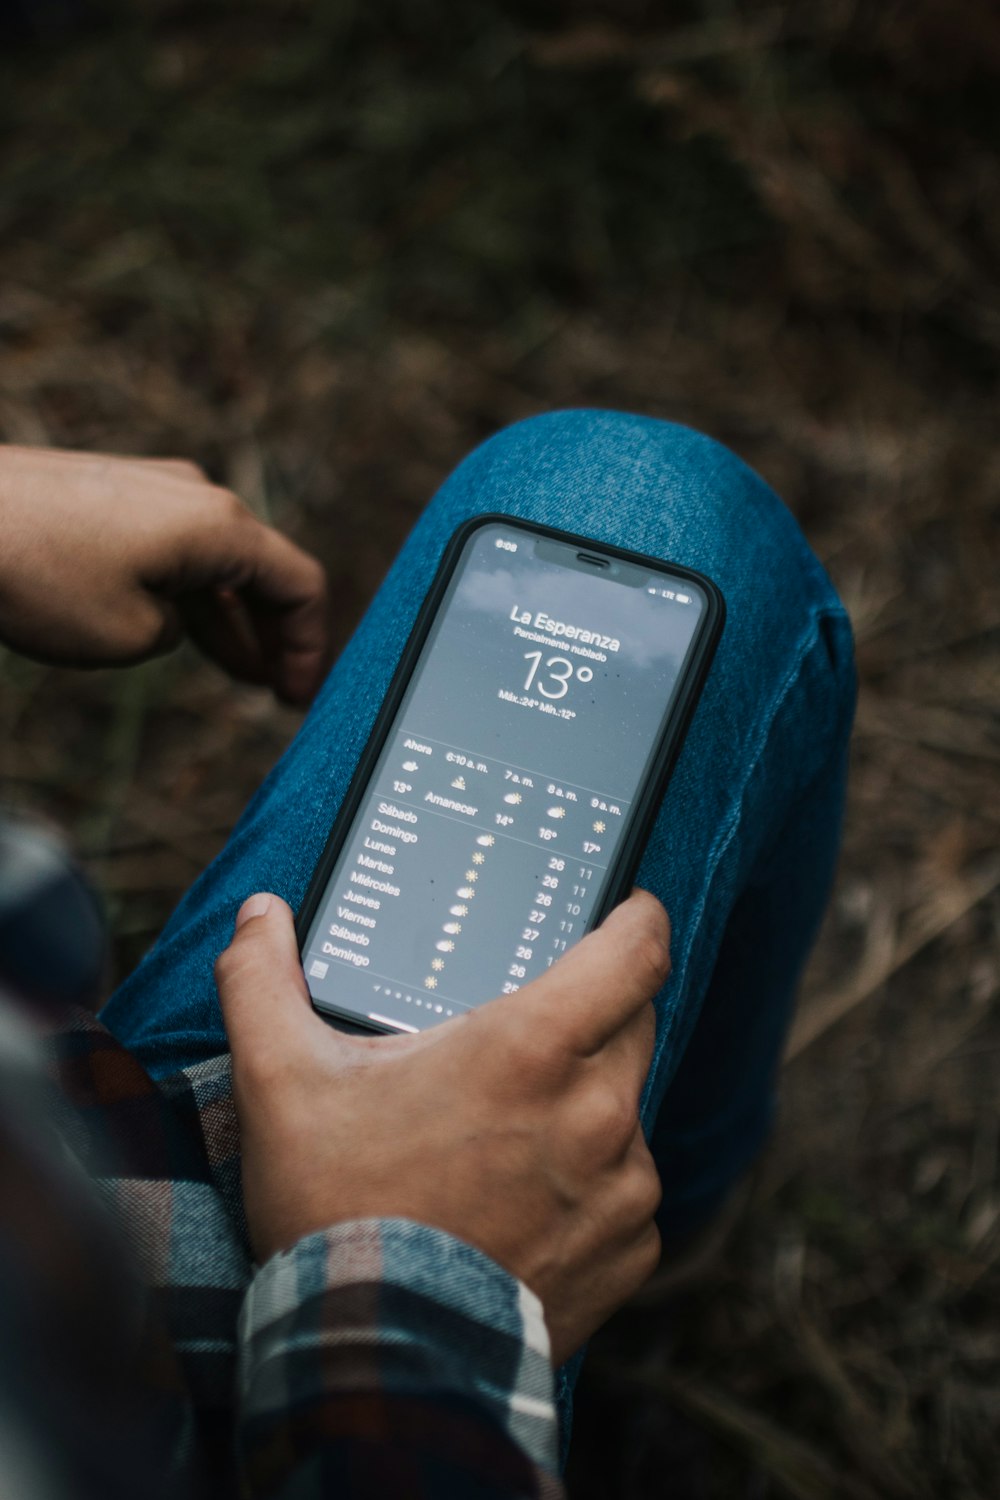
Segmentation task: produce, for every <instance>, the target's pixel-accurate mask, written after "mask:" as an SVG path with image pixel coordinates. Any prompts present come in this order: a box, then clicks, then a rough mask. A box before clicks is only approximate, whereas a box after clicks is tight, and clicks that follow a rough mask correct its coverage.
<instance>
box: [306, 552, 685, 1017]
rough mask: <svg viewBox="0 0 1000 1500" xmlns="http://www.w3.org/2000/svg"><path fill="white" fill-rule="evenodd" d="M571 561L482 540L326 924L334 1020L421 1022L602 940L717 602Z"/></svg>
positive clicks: (422, 672)
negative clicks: (641, 789)
mask: <svg viewBox="0 0 1000 1500" xmlns="http://www.w3.org/2000/svg"><path fill="white" fill-rule="evenodd" d="M536 546H537V551H536ZM564 555H565V556H566V557H572V556H573V555H574V554H573V551H572V549H571V548H570V547H569V546H566V547H565V552H564ZM558 556H559V548H554V547H553V544H552V543H551V542H550V541H545V542H544V543H542V544H541V545H538V544H536V540H535V538H534V537H533V536H532V535H530V534H529V533H525V532H520V531H517V530H516V529H514V528H511V527H505V526H503V525H502V524H491V525H488V526H485V527H483V528H482V530H480V531H477V532H476V533H475V534H474V536H473V537H472V538H471V539H470V541H469V543H468V544H467V546H466V549H465V553H464V555H463V558H462V559H461V561H460V563H459V566H458V568H457V569H456V572H455V574H454V576H453V578H452V582H451V585H450V588H449V592H448V595H447V596H446V598H445V600H444V603H443V604H442V606H441V609H440V611H439V613H438V617H437V621H436V624H435V626H434V628H433V629H432V631H431V633H430V635H429V637H428V639H427V642H426V643H425V645H424V648H423V651H422V654H421V657H420V660H419V662H418V664H417V668H416V670H415V671H414V673H413V676H412V678H411V680H410V683H409V686H408V688H407V692H406V695H405V698H404V700H403V703H402V706H401V708H400V711H399V714H398V716H397V719H396V724H395V726H394V729H393V731H392V732H391V733H390V735H389V736H388V738H387V741H386V744H385V746H384V748H383V751H382V754H381V756H380V757H379V761H378V764H377V766H376V768H375V772H374V775H373V776H372V779H371V781H370V783H369V786H368V791H367V794H366V796H365V799H364V801H363V803H362V805H361V808H360V811H359V813H358V815H357V817H356V818H355V822H354V825H353V827H352V829H351V832H350V835H349V836H348V838H347V839H346V840H345V842H344V845H343V847H342V850H341V853H340V856H339V858H338V861H337V864H336V867H335V869H334V871H333V874H332V876H331V879H330V882H329V885H328V887H327V891H326V894H325V896H324V899H323V901H322V902H321V904H320V907H319V909H318V912H317V916H316V918H315V920H314V922H313V924H312V928H311V930H310V933H309V937H308V940H307V943H306V947H305V951H304V955H303V963H304V965H305V971H306V975H307V977H308V982H309V989H310V993H311V994H312V996H313V999H314V1001H315V1002H316V1004H317V1005H318V1006H319V1007H320V1008H321V1009H327V1010H330V1011H333V1012H336V1013H339V1014H342V1015H346V1016H347V1017H355V1018H357V1019H359V1020H363V1021H364V1020H368V1021H371V1022H373V1023H374V1024H375V1025H376V1026H378V1027H381V1028H391V1029H393V1030H400V1031H409V1030H423V1029H425V1028H426V1027H428V1026H432V1025H436V1024H438V1023H440V1022H442V1021H445V1020H447V1019H448V1018H449V1017H450V1016H453V1015H458V1014H460V1013H461V1012H462V1011H465V1010H468V1009H470V1008H472V1007H474V1006H477V1005H481V1004H483V1003H484V1002H485V1001H487V1000H491V999H493V998H494V997H495V996H497V995H500V994H505V993H510V992H511V991H513V990H516V989H519V988H520V987H521V985H523V984H527V983H528V982H529V981H530V980H531V979H534V978H536V977H537V976H538V975H540V974H542V973H544V972H545V970H546V969H547V968H548V967H549V966H550V965H551V964H552V963H554V962H555V961H556V960H557V959H558V958H559V957H560V956H561V954H562V953H564V952H565V951H566V949H567V948H568V947H569V946H571V944H572V943H574V942H576V941H578V939H579V938H580V937H582V936H583V934H584V933H585V932H586V930H587V927H588V923H589V920H590V917H591V914H592V913H593V911H594V909H595V907H596V906H597V904H598V902H599V900H600V897H601V893H602V890H603V887H604V884H605V881H606V879H607V872H608V870H609V868H610V867H611V866H612V864H613V862H614V858H615V854H616V851H617V848H618V845H619V842H620V840H621V838H622V834H623V830H624V829H625V827H626V826H627V822H628V817H629V812H630V809H631V806H632V800H633V798H634V796H635V791H636V788H637V787H638V786H639V785H640V782H641V778H642V774H643V771H644V769H645V767H646V765H647V762H648V760H649V757H650V755H651V753H652V751H653V748H654V746H655V743H656V740H657V738H658V734H659V731H660V729H661V727H662V725H663V722H664V718H665V715H666V712H667V709H668V707H669V704H670V700H671V697H672V694H673V690H674V688H675V686H676V683H677V679H678V676H679V673H680V668H681V666H682V664H683V661H684V657H685V655H686V653H687V651H688V650H689V648H690V646H691V643H692V640H693V638H694V636H695V633H696V629H697V625H698V620H699V617H700V615H701V613H702V610H703V607H704V605H703V599H702V597H701V594H700V592H699V591H697V589H696V588H695V587H694V586H693V585H689V584H687V583H684V584H683V585H682V584H680V583H679V582H676V581H675V583H674V586H673V587H668V585H669V584H670V582H671V580H670V579H669V578H668V577H666V576H665V575H664V574H662V573H646V572H643V571H642V570H641V569H636V568H631V567H629V568H628V569H627V570H622V573H623V576H625V577H627V581H619V580H616V579H615V578H611V577H607V576H602V575H600V574H596V575H595V573H593V572H589V573H588V572H585V571H582V570H581V569H580V568H579V567H573V566H567V565H566V564H564V563H560V562H559V561H558V560H557V558H558Z"/></svg>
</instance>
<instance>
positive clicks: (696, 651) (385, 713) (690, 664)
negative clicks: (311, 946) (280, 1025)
mask: <svg viewBox="0 0 1000 1500" xmlns="http://www.w3.org/2000/svg"><path fill="white" fill-rule="evenodd" d="M496 523H500V524H502V525H504V526H509V527H511V529H512V530H520V531H530V532H532V533H533V534H534V535H536V536H544V537H552V538H553V539H554V540H555V541H558V542H567V543H569V544H570V545H571V546H575V547H579V548H581V549H582V550H585V551H588V552H594V553H597V554H603V555H604V556H607V557H613V558H620V559H621V560H622V561H623V562H628V563H635V564H637V565H638V566H639V567H644V568H650V569H653V570H655V571H657V572H668V573H669V574H670V575H671V576H673V577H675V578H689V579H691V581H692V582H693V583H697V584H698V585H699V586H700V588H701V589H702V590H703V591H704V593H705V597H706V600H707V608H706V611H705V614H704V616H703V618H702V621H701V624H700V626H699V632H698V637H697V640H696V641H695V644H694V648H693V650H692V651H691V653H690V655H689V657H688V660H687V663H686V665H685V668H684V671H683V673H682V675H681V679H680V681H679V682H678V684H677V688H676V693H675V697H674V703H673V709H672V711H671V714H670V717H669V719H668V720H667V722H666V724H665V725H664V727H663V731H662V733H661V735H660V739H659V741H658V743H657V745H656V748H655V750H654V752H653V756H652V758H651V760H650V763H649V768H648V770H647V772H646V778H645V781H644V782H643V784H642V785H641V786H640V787H639V788H638V789H637V791H636V795H635V798H634V800H633V804H632V814H631V816H630V818H629V822H628V826H627V827H626V828H625V830H624V836H623V838H622V841H621V844H620V845H619V849H618V853H617V855H616V857H615V860H614V863H613V865H612V866H611V867H610V869H609V871H608V883H607V887H606V890H605V893H604V896H603V898H602V900H601V901H600V903H599V904H598V906H597V907H596V908H595V910H594V914H593V916H592V918H591V920H590V923H589V925H588V928H587V931H590V930H591V929H592V928H594V927H596V926H598V924H599V923H600V922H601V921H602V920H603V919H604V917H606V916H607V914H608V912H609V911H611V909H612V907H615V906H617V905H618V903H619V902H620V901H622V900H624V898H625V897H626V896H627V895H628V893H629V891H630V890H631V888H632V884H633V882H634V880H635V873H636V870H637V869H638V868H639V861H640V859H641V858H642V852H643V849H644V848H645V845H646V840H647V838H648V837H649V834H650V831H651V829H652V826H653V822H654V821H655V818H656V814H657V811H658V809H659V806H660V803H661V802H662V800H663V794H664V792H665V791H666V788H667V783H668V782H669V780H670V774H671V772H672V771H673V768H674V766H675V764H676V762H677V757H678V755H679V754H680V749H681V746H682V744H683V743H684V736H685V735H686V734H687V731H688V726H689V725H690V723H691V718H692V715H693V714H694V710H695V707H696V706H697V703H698V699H699V697H700V696H701V690H702V688H703V686H704V683H705V678H706V677H707V675H708V669H709V667H710V666H711V664H712V658H713V656H714V655H715V648H716V646H717V645H718V643H719V637H720V636H721V634H722V627H723V625H724V623H725V618H726V604H725V600H724V599H723V597H722V594H721V592H720V591H719V589H718V588H717V587H716V585H715V584H714V583H713V582H712V580H711V579H710V578H706V577H705V575H704V574H703V573H696V572H695V571H694V570H693V569H692V568H685V567H682V566H681V565H680V564H679V563H667V562H664V561H663V560H662V559H661V558H657V557H648V556H646V555H645V554H643V553H641V552H630V551H628V550H627V549H626V548H624V547H613V546H611V545H610V543H608V542H597V541H594V539H593V538H592V537H582V536H577V535H575V534H574V533H573V532H570V531H560V530H558V529H557V528H556V527H554V526H542V525H540V524H539V523H538V522H535V521H524V520H522V519H521V518H520V517H519V516H506V515H502V514H499V513H497V512H490V513H488V514H484V515H479V516H472V517H470V519H469V520H468V521H465V522H463V524H462V525H461V526H460V527H459V528H458V530H457V531H456V532H455V533H454V535H453V536H452V537H451V539H450V541H449V542H448V545H447V546H446V547H445V550H444V554H443V556H442V558H441V562H440V564H439V566H438V570H437V573H436V574H435V575H434V581H433V583H432V584H431V586H430V589H429V590H428V592H427V597H426V598H425V600H424V602H423V604H422V605H421V607H420V613H419V614H418V616H417V619H416V623H415V624H414V626H413V630H412V631H411V632H410V638H409V640H408V641H407V643H406V646H405V647H404V649H403V654H402V656H401V657H400V659H399V665H398V666H397V668H396V670H395V672H394V674H393V678H392V681H391V682H390V684H389V689H388V691H387V693H386V695H385V700H384V702H383V704H382V707H381V708H380V710H379V713H378V717H377V718H376V720H375V723H374V726H373V727H372V732H371V735H370V736H369V739H368V743H367V745H366V746H365V748H364V750H363V751H362V753H361V758H360V760H359V761H358V768H357V770H356V771H355V773H354V776H353V778H352V780H351V784H350V786H349V787H348V789H347V795H346V796H345V797H344V801H343V804H342V806H341V808H340V811H339V813H338V814H337V817H336V819H335V820H334V824H333V827H332V829H331V830H330V837H329V838H328V839H327V842H326V847H325V848H324V850H323V853H322V854H321V855H320V857H319V863H318V864H317V866H316V869H315V871H314V873H313V878H312V880H311V881H310V882H309V889H308V890H307V891H306V894H305V897H304V898H303V901H302V906H301V907H300V909H299V913H298V916H297V918H296V921H295V931H296V935H297V937H298V941H299V952H300V953H301V951H302V946H303V944H304V943H305V940H306V937H307V935H308V932H309V928H310V926H311V925H312V920H313V917H314V916H315V914H316V908H317V906H318V905H319V904H320V902H321V901H322V899H323V895H324V892H325V891H326V887H327V882H328V880H329V878H330V874H331V872H332V870H333V866H334V864H335V863H336V860H337V856H338V854H339V853H340V848H341V845H342V844H343V842H344V839H345V837H346V836H347V833H348V831H349V829H350V827H351V824H352V823H353V821H354V817H355V814H356V813H357V811H358V808H359V807H360V805H361V803H362V801H363V800H364V795H365V791H366V790H367V787H368V782H369V780H370V778H371V774H372V772H373V770H374V769H375V764H376V762H377V760H378V757H379V755H380V754H381V751H382V747H383V745H384V744H385V741H386V738H387V736H388V733H389V730H390V729H391V727H392V724H393V721H394V720H395V717H396V713H397V711H398V709H399V706H400V702H401V700H402V697H403V693H404V691H405V689H406V685H407V683H408V682H409V680H410V675H411V673H412V671H413V669H414V667H415V665H416V663H417V659H418V657H419V655H420V652H421V650H422V649H423V645H424V642H425V641H426V639H427V635H428V632H429V630H430V627H431V623H432V621H433V619H434V616H435V615H436V613H437V610H438V607H439V606H440V604H441V601H442V599H443V597H444V594H445V591H446V589H447V587H448V584H449V582H450V580H451V575H452V573H453V571H454V569H455V566H456V564H457V563H458V560H459V558H460V556H461V554H462V550H463V548H464V547H465V544H466V542H467V541H468V540H469V537H470V536H472V534H473V533H474V532H476V531H478V530H479V529H480V527H483V526H489V525H493V524H496ZM317 1009H318V1007H317ZM319 1014H320V1015H321V1016H322V1017H323V1019H324V1020H325V1021H329V1022H330V1024H331V1025H333V1026H337V1027H339V1028H340V1029H342V1030H346V1031H352V1032H360V1033H364V1034H370V1033H372V1032H383V1031H389V1030H391V1028H389V1027H380V1026H375V1025H369V1024H363V1023H362V1022H361V1021H360V1020H356V1019H354V1018H351V1019H347V1018H342V1017H339V1016H334V1015H331V1014H330V1012H329V1011H327V1010H319Z"/></svg>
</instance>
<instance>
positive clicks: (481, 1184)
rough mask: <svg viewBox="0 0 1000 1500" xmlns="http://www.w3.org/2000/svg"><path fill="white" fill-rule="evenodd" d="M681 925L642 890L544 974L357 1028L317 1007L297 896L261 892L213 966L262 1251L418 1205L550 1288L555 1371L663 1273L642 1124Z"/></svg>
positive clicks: (425, 1219)
mask: <svg viewBox="0 0 1000 1500" xmlns="http://www.w3.org/2000/svg"><path fill="white" fill-rule="evenodd" d="M668 968H669V923H668V921H667V917H666V913H665V912H664V910H663V908H662V906H661V905H660V904H659V902H658V901H656V900H655V899H654V898H653V897H652V896H650V895H648V894H646V893H645V892H642V891H637V892H635V893H634V894H633V895H632V897H631V898H630V899H629V900H627V901H626V902H624V903H623V904H622V905H620V906H619V907H617V908H616V909H615V910H614V911H613V912H612V913H611V915H610V916H609V917H608V918H607V919H606V920H605V921H604V923H603V924H602V926H601V927H600V928H599V929H597V930H596V931H595V932H593V933H592V934H591V935H590V936H589V937H586V938H584V939H583V941H582V942H581V943H580V944H579V945H578V946H576V947H575V948H574V949H573V950H572V951H571V952H568V953H567V954H566V956H565V957H564V958H562V959H561V960H560V961H559V962H558V963H557V964H555V965H554V966H553V967H552V968H551V969H549V970H548V971H547V972H546V973H545V974H543V975H542V976H541V977H540V978H538V979H537V980H535V981H534V982H532V983H531V984H529V985H526V986H525V987H524V989H522V990H521V991H520V992H519V993H517V994H513V995H508V996H505V997H503V998H502V999H500V1000H498V1001H497V1003H496V1004H491V1005H486V1006H484V1007H482V1008H481V1009H477V1010H472V1011H468V1012H466V1013H465V1014H464V1015H463V1016H462V1017H461V1018H455V1020H454V1021H453V1023H451V1024H449V1025H447V1026H442V1027H439V1028H434V1029H431V1030H428V1031H426V1032H423V1033H420V1034H416V1035H400V1036H383V1037H361V1036H346V1035H343V1034H341V1033H340V1032H338V1031H336V1030H334V1029H333V1028H332V1027H330V1026H328V1025H326V1023H325V1022H324V1021H323V1020H322V1019H321V1017H320V1016H319V1015H318V1014H317V1013H316V1011H315V1010H313V1008H312V1006H311V1004H310V998H309V993H308V990H307V988H306V984H305V980H304V978H303V974H302V968H301V965H300V964H299V959H298V947H297V943H296V938H295V931H294V927H293V922H292V914H291V911H290V910H289V908H288V907H287V906H286V905H285V903H284V902H283V901H281V900H280V899H279V898H278V897H277V896H270V897H264V896H253V897H251V898H250V900H249V901H248V902H246V903H245V904H244V907H243V909H242V910H241V912H240V916H239V917H238V918H237V930H236V933H235V936H234V938H233V941H232V943H231V944H230V946H229V948H228V949H227V950H226V951H225V952H224V953H223V954H222V955H221V957H220V959H219V961H218V964H217V967H216V977H217V980H218V986H219V996H220V1000H221V1003H222V1012H223V1017H224V1020H225V1023H226V1030H227V1032H228V1034H229V1042H230V1047H231V1050H232V1060H233V1085H234V1094H235V1099H236V1108H237V1111H238V1114H239V1121H240V1136H241V1145H242V1173H243V1195H244V1202H245V1206H246V1212H247V1220H248V1223H249V1227H250V1235H251V1240H252V1243H253V1246H254V1249H255V1252H256V1254H257V1256H258V1258H259V1259H261V1260H264V1259H266V1258H267V1257H269V1256H270V1255H272V1254H274V1253H275V1252H276V1251H278V1250H281V1249H285V1248H287V1247H289V1246H291V1245H292V1244H294V1243H295V1242H296V1241H297V1240H298V1239H300V1238H301V1237H302V1236H303V1235H305V1234H308V1233H310V1232H312V1231H314V1230H319V1229H323V1228H326V1227H327V1226H329V1225H331V1224H334V1223H338V1222H346V1221H348V1220H352V1219H364V1218H384V1217H402V1218H407V1219H412V1220H414V1221H415V1222H417V1223H421V1224H429V1225H431V1226H433V1227H436V1228H439V1229H443V1230H445V1231H447V1232H449V1233H451V1234H453V1235H455V1236H457V1237H458V1238H459V1239H462V1240H464V1241H466V1242H467V1243H468V1244H471V1245H474V1246H476V1247H477V1248H478V1249H480V1250H482V1251H484V1252H485V1253H486V1254H487V1255H488V1256H490V1257H491V1258H492V1259H493V1260H495V1261H497V1262H498V1264H500V1265H501V1266H503V1267H504V1268H505V1269H506V1270H508V1271H510V1272H512V1273H513V1274H514V1275H515V1276H518V1277H519V1278H520V1279H521V1280H522V1281H524V1282H525V1283H526V1284H527V1285H528V1286H529V1287H530V1288H531V1289H532V1290H533V1291H534V1292H535V1293H536V1294H537V1295H538V1296H539V1298H540V1299H541V1302H542V1305H543V1307H544V1309H545V1317H546V1322H547V1325H548V1328H549V1333H550V1336H551V1340H552V1357H553V1361H554V1362H555V1363H556V1364H559V1363H561V1362H562V1361H563V1360H565V1359H566V1358H567V1357H568V1356H569V1355H570V1354H572V1353H573V1351H574V1350H575V1349H577V1348H579V1346H580V1345H581V1344H582V1343H583V1342H584V1341H585V1339H587V1338H588V1337H589V1335H590V1334H591V1333H592V1332H593V1331H594V1329H595V1328H597V1327H598V1326H599V1325H600V1324H601V1323H602V1322H603V1321H604V1320H605V1319H606V1318H607V1317H609V1316H610V1314H611V1313H612V1312H613V1311H614V1310H615V1308H617V1307H618V1306H619V1305H620V1304H621V1303H622V1302H624V1301H625V1300H626V1299H627V1298H628V1297H629V1296H631V1295H632V1294H633V1293H634V1292H635V1291H636V1290H637V1289H638V1287H639V1286H640V1285H641V1284H642V1283H643V1282H644V1281H645V1280H646V1278H647V1277H648V1276H649V1275H650V1274H651V1272H652V1271H653V1270H654V1269H655V1267H656V1264H657V1261H658V1258H659V1236H658V1234H657V1231H656V1227H655V1225H654V1223H653V1215H654V1213H655V1211H656V1209H657V1207H658V1205H659V1200H660V1185H659V1179H658V1177H657V1173H656V1169H655V1166H654V1165H653V1161H652V1158H651V1157H650V1154H649V1151H648V1150H647V1148H646V1144H645V1141H644V1139H643V1135H642V1131H641V1129H640V1127H639V1118H638V1104H639V1097H640V1094H641V1091H642V1087H643V1083H644V1081H645V1077H646V1073H647V1071H648V1068H649V1063H650V1057H651V1054H652V1046H653V1030H654V1015H653V1007H652V1004H651V1001H652V997H653V995H654V994H655V993H656V992H657V990H658V989H659V988H660V985H661V984H662V983H663V981H664V979H665V978H666V974H667V970H668Z"/></svg>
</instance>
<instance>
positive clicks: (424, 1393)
mask: <svg viewBox="0 0 1000 1500" xmlns="http://www.w3.org/2000/svg"><path fill="white" fill-rule="evenodd" d="M238 1402H239V1409H238V1412H237V1447H238V1459H239V1464H240V1468H241V1474H242V1479H243V1486H244V1492H245V1494H246V1495H248V1496H250V1497H252V1500H264V1497H272V1496H273V1497H280V1500H292V1497H302V1500H305V1497H307V1496H313V1495H322V1496H330V1497H337V1500H346V1497H350V1500H355V1497H369V1496H370V1497H372V1500H374V1497H375V1496H378V1497H380V1500H381V1497H384V1496H385V1495H389V1494H405V1495H407V1497H408V1500H409V1497H412V1500H423V1497H434V1500H439V1497H448V1500H451V1497H459V1496H461V1497H466V1496H469V1497H472V1496H476V1497H483V1500H508V1497H509V1500H514V1497H528V1496H544V1497H546V1500H548V1497H552V1500H555V1497H558V1496H561V1495H562V1493H563V1491H562V1486H561V1484H560V1483H559V1481H558V1479H557V1478H556V1474H555V1468H556V1448H557V1431H556V1416H555V1408H554V1404H553V1377H552V1369H551V1365H550V1361H549V1339H548V1333H547V1330H546V1327H545V1322H544V1319H543V1316H542V1307H541V1303H540V1302H539V1301H538V1298H537V1297H536V1296H535V1295H534V1294H533V1293H532V1292H531V1291H529V1290H528V1288H527V1287H526V1286H524V1285H523V1284H522V1283H521V1282H519V1281H517V1280H516V1279H515V1278H514V1277H513V1276H510V1275H508V1273H507V1272H505V1271H503V1270H502V1269H501V1268H500V1267H499V1266H498V1265H496V1264H495V1263H494V1262H493V1261H492V1260H490V1259H489V1257H488V1256H486V1255H484V1254H482V1253H481V1252H480V1251H479V1250H476V1249H474V1248H473V1247H472V1246H470V1245H467V1244H464V1243H463V1242H462V1241H460V1240H457V1239H455V1238H453V1237H452V1236H451V1235H448V1234H445V1233H444V1232H443V1231H441V1230H437V1229H431V1228H428V1227H427V1226H426V1225H421V1224H415V1223H412V1222H410V1221H409V1220H404V1219H378V1220H374V1219H369V1220H359V1221H356V1222H351V1223H346V1224H338V1225H336V1226H334V1227H333V1228H332V1229H328V1230H324V1231H323V1232H321V1233H318V1234H312V1235H309V1236H307V1237H306V1238H305V1239H303V1240H300V1241H299V1243H298V1244H297V1245H295V1246H294V1247H293V1248H292V1249H291V1250H288V1251H285V1252H283V1253H282V1254H279V1255H275V1256H274V1257H272V1259H271V1260H269V1261H268V1262H267V1263H266V1264H265V1265H264V1266H263V1267H261V1269H260V1270H258V1271H257V1273H256V1275H255V1276H254V1278H253V1280H252V1282H251V1284H250V1286H249V1288H248V1290H247V1294H246V1297H245V1299H244V1302H243V1306H242V1309H241V1313H240V1323H239V1376H238Z"/></svg>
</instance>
